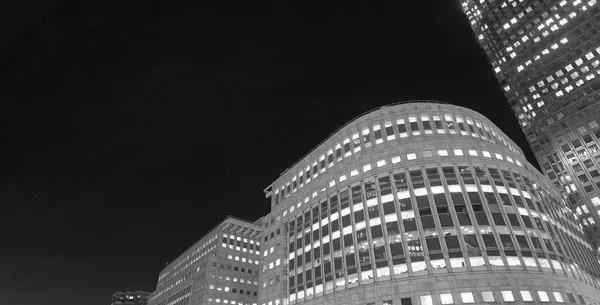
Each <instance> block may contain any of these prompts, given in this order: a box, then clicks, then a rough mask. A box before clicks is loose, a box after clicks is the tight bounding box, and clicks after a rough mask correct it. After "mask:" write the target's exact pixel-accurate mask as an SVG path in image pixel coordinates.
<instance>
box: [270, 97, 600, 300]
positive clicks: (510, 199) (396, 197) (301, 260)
mask: <svg viewBox="0 0 600 305" xmlns="http://www.w3.org/2000/svg"><path fill="white" fill-rule="evenodd" d="M266 192H267V196H269V197H270V198H271V203H272V212H271V213H270V214H269V215H267V216H266V217H265V220H264V222H263V224H264V226H263V237H264V239H263V240H262V242H263V247H262V249H263V250H264V253H261V267H260V268H261V273H260V276H259V279H260V281H259V286H260V287H259V288H260V290H259V304H265V305H277V304H286V303H289V304H375V305H381V304H463V303H464V304H468V303H484V302H497V303H502V302H511V304H520V303H524V302H528V304H531V303H530V302H531V301H533V302H536V303H545V302H556V303H563V302H564V303H576V304H586V303H585V302H589V303H587V304H597V303H598V301H597V300H600V290H598V288H599V287H600V281H599V280H598V279H597V278H596V275H597V274H598V273H600V266H599V264H598V262H597V261H596V260H595V259H594V254H593V248H592V246H591V245H590V244H589V242H588V240H587V238H586V237H585V235H584V234H583V231H582V230H581V229H580V228H579V227H578V226H577V225H576V223H575V222H574V216H573V214H572V212H571V211H570V210H569V209H568V208H566V207H565V205H564V201H563V200H562V198H561V197H560V194H559V193H558V192H557V191H556V190H555V189H554V188H553V186H552V182H551V181H549V180H548V179H547V178H545V177H544V176H543V175H542V174H541V173H540V172H538V171H537V170H536V169H535V168H534V167H532V166H531V165H530V164H529V163H528V162H527V161H526V160H525V158H524V157H523V153H522V151H521V150H520V149H519V148H518V147H517V146H516V145H515V144H514V143H513V142H512V141H511V140H510V139H509V138H508V137H507V136H506V135H504V134H503V133H502V132H501V131H500V130H499V129H498V128H497V127H496V126H494V124H493V123H492V122H490V121H489V120H488V119H486V118H485V117H483V116H482V115H481V114H479V113H477V112H474V111H471V110H469V109H465V108H462V107H457V106H452V105H448V104H444V103H439V102H410V103H402V104H397V105H390V106H384V107H382V108H379V109H377V110H374V111H371V112H369V113H367V114H364V115H362V116H360V117H358V118H356V119H355V120H353V121H351V122H349V123H347V124H346V125H344V126H343V127H342V128H340V129H339V130H338V131H336V132H335V133H334V134H333V135H331V136H330V137H329V138H328V139H326V140H325V141H324V142H323V143H321V144H320V145H319V146H318V147H316V148H315V149H314V150H313V151H312V152H310V153H309V154H307V155H306V156H305V157H304V158H303V159H302V160H300V161H299V162H297V163H296V164H294V165H293V166H292V167H291V168H289V169H288V170H287V171H286V172H284V173H282V174H281V176H280V177H279V178H278V179H277V180H276V181H275V182H274V183H273V184H272V185H271V186H270V187H269V188H267V190H266Z"/></svg>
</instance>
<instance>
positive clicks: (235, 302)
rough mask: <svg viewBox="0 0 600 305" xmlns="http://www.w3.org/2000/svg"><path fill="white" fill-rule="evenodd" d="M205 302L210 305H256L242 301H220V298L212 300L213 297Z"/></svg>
mask: <svg viewBox="0 0 600 305" xmlns="http://www.w3.org/2000/svg"><path fill="white" fill-rule="evenodd" d="M206 301H208V302H211V303H217V304H220V303H223V304H233V305H235V304H237V305H256V304H257V303H250V302H242V301H236V300H229V299H221V298H214V297H208V298H206Z"/></svg>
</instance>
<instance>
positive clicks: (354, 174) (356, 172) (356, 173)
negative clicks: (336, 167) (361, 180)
mask: <svg viewBox="0 0 600 305" xmlns="http://www.w3.org/2000/svg"><path fill="white" fill-rule="evenodd" d="M356 175H358V170H357V169H353V170H352V171H350V177H354V176H356Z"/></svg>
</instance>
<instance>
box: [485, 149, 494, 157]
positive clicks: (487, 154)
mask: <svg viewBox="0 0 600 305" xmlns="http://www.w3.org/2000/svg"><path fill="white" fill-rule="evenodd" d="M483 156H484V157H486V158H491V157H492V155H491V154H490V152H489V151H485V150H484V151H483Z"/></svg>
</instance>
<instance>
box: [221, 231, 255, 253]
mask: <svg viewBox="0 0 600 305" xmlns="http://www.w3.org/2000/svg"><path fill="white" fill-rule="evenodd" d="M221 247H223V248H229V249H232V250H236V251H242V252H248V253H250V254H254V255H260V243H259V242H256V244H255V242H254V240H249V241H248V240H247V239H245V238H244V239H243V240H242V238H240V237H239V236H238V237H237V240H236V239H235V237H234V236H233V235H229V236H228V235H227V234H223V237H222V239H221Z"/></svg>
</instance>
